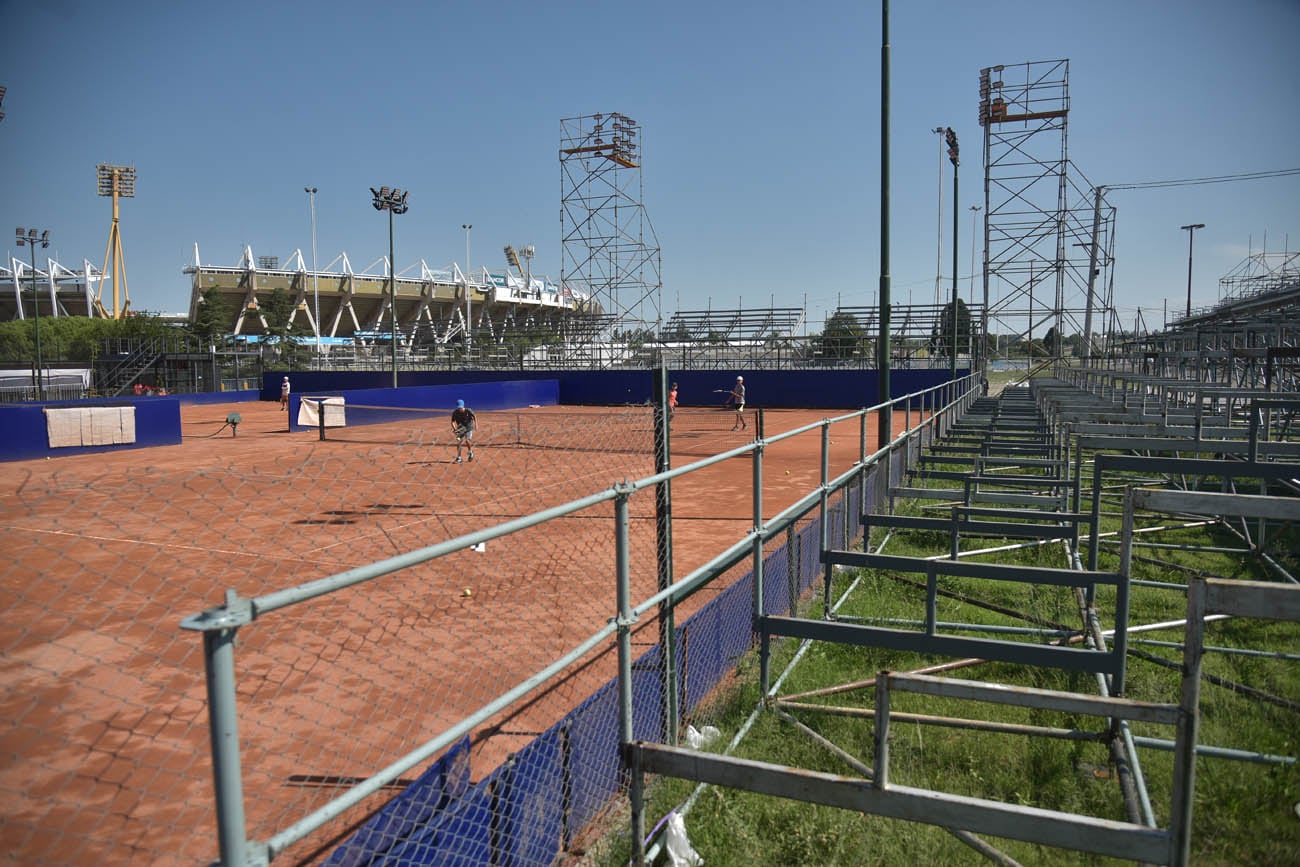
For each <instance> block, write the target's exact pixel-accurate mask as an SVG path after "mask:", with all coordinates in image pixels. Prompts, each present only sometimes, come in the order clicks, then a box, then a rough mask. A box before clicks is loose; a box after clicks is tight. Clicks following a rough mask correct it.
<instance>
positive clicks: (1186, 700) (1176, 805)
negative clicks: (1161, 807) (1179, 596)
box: [1169, 577, 1205, 867]
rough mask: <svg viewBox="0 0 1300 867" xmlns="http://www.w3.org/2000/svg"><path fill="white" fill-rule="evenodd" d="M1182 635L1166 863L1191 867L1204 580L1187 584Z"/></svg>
mask: <svg viewBox="0 0 1300 867" xmlns="http://www.w3.org/2000/svg"><path fill="white" fill-rule="evenodd" d="M1185 630H1186V631H1185V632H1184V634H1183V683H1182V700H1181V702H1180V704H1181V706H1182V707H1181V712H1180V713H1179V715H1178V726H1177V732H1176V734H1175V741H1174V744H1175V745H1174V779H1173V792H1172V793H1171V794H1172V803H1171V804H1170V810H1169V863H1170V864H1173V865H1177V867H1182V865H1185V864H1189V863H1191V852H1192V803H1193V801H1194V800H1195V794H1196V737H1197V722H1198V719H1199V708H1200V703H1201V657H1202V654H1203V652H1204V651H1203V647H1202V644H1203V642H1204V640H1205V638H1204V636H1205V579H1204V578H1199V577H1192V578H1191V579H1190V580H1189V581H1188V582H1187V626H1186V627H1185Z"/></svg>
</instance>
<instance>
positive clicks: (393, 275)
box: [388, 208, 397, 388]
mask: <svg viewBox="0 0 1300 867" xmlns="http://www.w3.org/2000/svg"><path fill="white" fill-rule="evenodd" d="M394 264H395V263H394V262H393V209H392V208H389V209H388V306H389V311H388V312H389V314H390V315H391V316H392V317H393V318H392V326H391V328H392V332H391V334H390V335H389V337H390V343H389V350H390V351H391V353H392V358H393V388H397V269H396V268H395V267H394Z"/></svg>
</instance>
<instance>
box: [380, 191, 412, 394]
mask: <svg viewBox="0 0 1300 867" xmlns="http://www.w3.org/2000/svg"><path fill="white" fill-rule="evenodd" d="M370 192H371V194H372V195H373V196H374V197H375V199H374V201H373V202H372V203H371V204H373V205H374V206H375V210H376V211H387V212H388V306H389V307H390V308H391V309H390V310H389V313H390V314H391V315H392V317H393V318H392V324H391V330H390V332H389V340H390V347H389V348H390V350H391V357H392V360H393V388H397V269H396V267H395V263H394V261H393V215H394V214H405V213H406V211H407V204H406V197H407V196H409V195H410V194H411V191H410V190H405V191H403V190H399V189H398V188H397V187H380V188H379V189H377V190H376V189H375V188H374V187H371V188H370Z"/></svg>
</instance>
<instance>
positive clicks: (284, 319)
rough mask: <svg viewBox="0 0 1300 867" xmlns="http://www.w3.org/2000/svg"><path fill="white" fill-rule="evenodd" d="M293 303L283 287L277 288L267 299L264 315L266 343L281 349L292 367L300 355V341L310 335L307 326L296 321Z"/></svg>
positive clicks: (282, 355) (281, 352) (282, 354)
mask: <svg viewBox="0 0 1300 867" xmlns="http://www.w3.org/2000/svg"><path fill="white" fill-rule="evenodd" d="M293 313H294V307H293V301H292V300H291V299H290V298H289V293H288V292H286V291H285V290H284V288H283V287H281V286H277V287H276V288H275V290H274V291H272V292H271V297H270V298H268V299H266V304H265V305H263V307H262V315H263V316H265V317H266V336H265V339H266V342H267V344H268V345H270V346H274V347H276V348H277V349H279V352H280V355H281V357H283V358H284V359H285V361H287V362H288V363H289V364H290V365H292V364H293V361H294V357H295V356H296V355H297V354H298V349H299V347H298V339H297V338H299V337H302V336H305V335H307V334H309V333H310V331H309V330H308V328H307V327H306V326H305V325H302V324H301V323H300V322H297V321H295V317H294V315H293Z"/></svg>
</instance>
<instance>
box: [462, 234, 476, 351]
mask: <svg viewBox="0 0 1300 867" xmlns="http://www.w3.org/2000/svg"><path fill="white" fill-rule="evenodd" d="M460 227H461V228H462V229H464V230H465V274H464V277H465V363H466V364H469V355H470V351H471V350H472V349H473V340H474V338H473V335H471V334H470V327H469V323H470V308H469V231H470V229H473V228H474V224H473V223H461V224H460Z"/></svg>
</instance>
